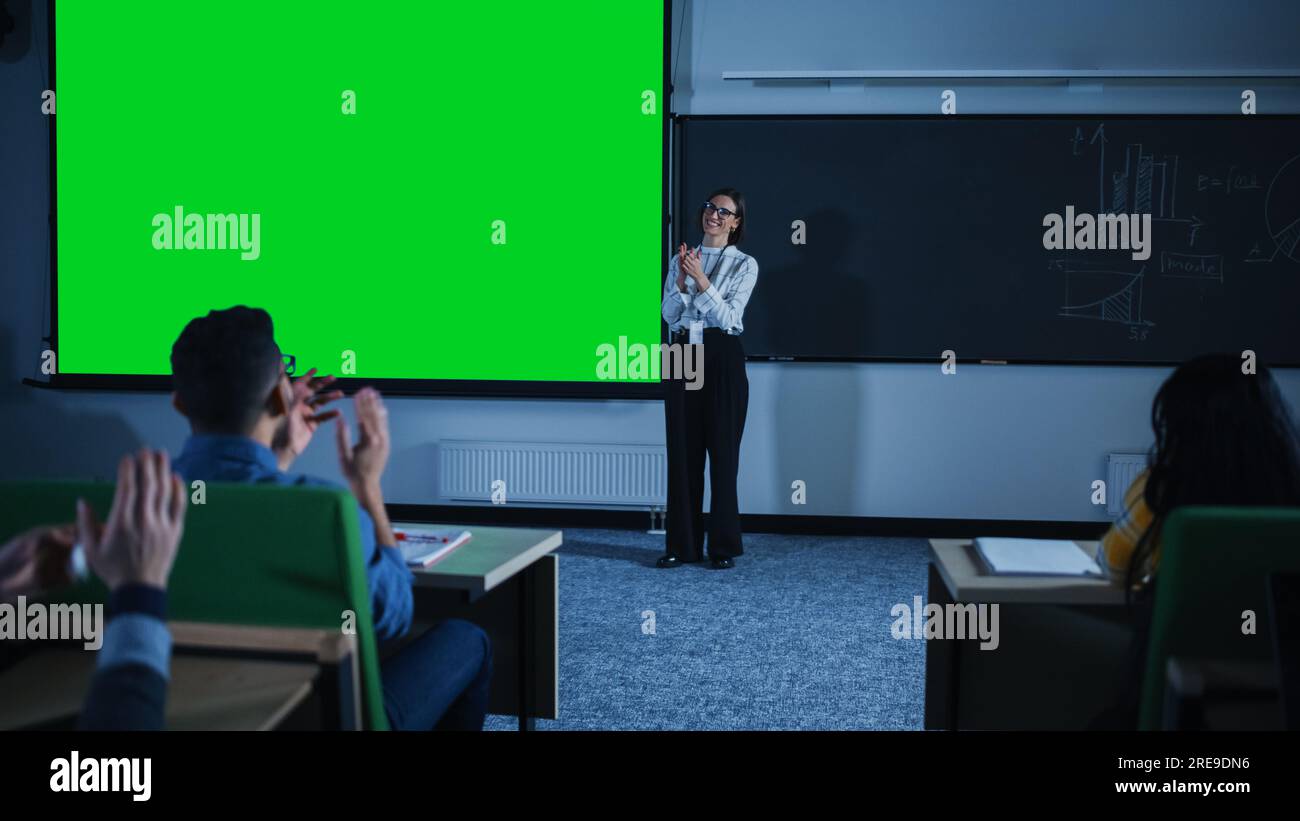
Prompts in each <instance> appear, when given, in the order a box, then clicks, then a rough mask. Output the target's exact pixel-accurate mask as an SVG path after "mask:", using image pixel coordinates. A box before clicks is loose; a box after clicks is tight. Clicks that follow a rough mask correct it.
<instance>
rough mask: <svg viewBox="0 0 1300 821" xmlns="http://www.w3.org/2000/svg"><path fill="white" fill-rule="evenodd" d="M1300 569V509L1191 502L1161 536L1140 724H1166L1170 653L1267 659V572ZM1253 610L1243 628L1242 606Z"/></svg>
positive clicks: (1155, 726) (1148, 726)
mask: <svg viewBox="0 0 1300 821" xmlns="http://www.w3.org/2000/svg"><path fill="white" fill-rule="evenodd" d="M1278 570H1280V571H1290V572H1296V571H1300V509H1297V508H1276V507H1274V508H1268V507H1250V508H1244V507H1243V508H1228V507H1187V508H1180V509H1178V510H1175V511H1174V512H1173V513H1172V514H1171V515H1170V516H1169V520H1168V521H1167V522H1166V523H1165V526H1164V530H1163V534H1162V536H1161V548H1160V568H1159V574H1158V582H1157V584H1156V593H1155V602H1154V609H1153V613H1152V619H1151V634H1150V641H1149V644H1148V646H1147V657H1146V671H1145V675H1144V676H1143V679H1142V702H1141V710H1140V713H1139V726H1140V727H1141V728H1142V729H1144V730H1154V729H1159V728H1160V727H1161V723H1162V719H1163V715H1164V700H1165V669H1166V666H1167V664H1168V660H1169V658H1170V657H1179V658H1184V659H1215V660H1225V661H1267V660H1268V659H1270V658H1272V655H1273V643H1272V638H1271V636H1270V634H1269V633H1270V631H1269V626H1268V612H1269V603H1268V590H1267V587H1266V583H1267V582H1266V580H1267V575H1268V573H1270V572H1272V571H1278ZM1245 610H1252V611H1254V613H1255V625H1254V626H1255V633H1254V634H1253V635H1251V634H1243V632H1242V625H1243V618H1242V612H1243V611H1245Z"/></svg>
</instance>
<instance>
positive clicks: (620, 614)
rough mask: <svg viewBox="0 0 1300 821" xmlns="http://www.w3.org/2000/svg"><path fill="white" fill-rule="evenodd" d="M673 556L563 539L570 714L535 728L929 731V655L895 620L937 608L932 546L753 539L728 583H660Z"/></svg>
mask: <svg viewBox="0 0 1300 821" xmlns="http://www.w3.org/2000/svg"><path fill="white" fill-rule="evenodd" d="M662 552H663V537H662V536H651V535H649V534H647V533H644V532H640V531H622V530H568V531H565V534H564V546H563V547H562V548H561V549H560V550H559V556H560V713H559V718H558V719H557V720H555V721H546V720H543V721H539V722H537V725H538V729H545V730H552V729H554V730H686V729H693V730H775V729H801V730H829V729H837V730H838V729H891V730H895V729H920V728H921V726H922V719H923V696H924V675H925V644H924V642H923V641H907V640H895V639H894V638H893V637H892V636H891V634H890V625H891V624H892V623H893V621H894V619H893V618H892V617H891V616H890V615H889V613H890V608H892V607H893V606H894V605H895V604H898V603H905V604H907V605H908V606H909V607H910V606H911V605H912V597H913V596H918V595H919V596H922V597H924V595H925V582H926V562H927V547H926V543H925V541H924V540H922V539H890V538H862V537H839V536H790V535H773V534H746V536H745V555H743V556H741V557H740V558H739V559H737V561H736V567H735V568H733V569H731V570H723V571H715V570H711V569H709V567H708V563H707V562H705V563H701V564H692V565H687V566H685V567H680V568H676V569H673V570H660V569H657V568H655V567H654V560H655V559H656V558H657V557H658V556H659V555H661V554H662ZM648 611H652V612H653V615H652V616H651V615H650V612H648ZM650 626H653V633H650V632H647V630H648V629H649V627H650ZM515 726H516V725H515V719H513V718H507V717H504V716H490V717H489V719H488V728H489V729H513V728H514V727H515Z"/></svg>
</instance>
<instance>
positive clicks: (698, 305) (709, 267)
mask: <svg viewBox="0 0 1300 821" xmlns="http://www.w3.org/2000/svg"><path fill="white" fill-rule="evenodd" d="M698 250H699V252H700V268H701V269H702V270H703V271H704V274H705V276H707V277H708V278H709V289H708V290H707V291H705V292H703V293H700V290H699V288H698V287H697V286H696V285H695V280H693V279H691V278H690V277H687V278H686V293H682V292H681V291H679V290H677V270H678V268H677V263H678V256H679V255H678V254H673V258H672V262H670V263H669V264H668V278H667V279H666V280H665V281H664V299H663V315H664V322H667V323H668V330H669V331H670V332H674V333H675V332H677V331H680V330H686V329H689V328H690V326H691V323H692V322H694V321H696V320H703V321H704V327H706V328H722V329H723V330H724V331H726V332H727V333H729V334H732V335H733V336H734V335H737V334H740V333H742V332H743V331H744V330H745V325H744V323H743V322H742V321H741V318H742V317H743V316H744V313H745V305H746V304H748V303H749V296H750V294H752V293H753V292H754V285H755V283H757V282H758V262H757V261H756V260H755V259H754V258H753V257H751V256H749V255H748V254H746V253H744V252H743V251H741V250H740V249H739V248H737V247H736V246H734V245H728V246H727V247H726V248H710V247H707V246H700V247H699V248H698Z"/></svg>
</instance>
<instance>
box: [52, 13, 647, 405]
mask: <svg viewBox="0 0 1300 821" xmlns="http://www.w3.org/2000/svg"><path fill="white" fill-rule="evenodd" d="M663 15H664V8H663V4H662V3H661V2H660V0H631V1H629V2H616V3H610V2H605V0H569V2H560V3H537V2H527V1H526V0H507V2H503V3H492V4H473V3H469V4H453V3H433V2H430V3H414V2H412V3H408V2H398V3H380V4H372V5H367V4H355V3H344V2H335V1H334V0H325V2H320V1H319V0H312V2H306V1H305V0H299V1H298V2H289V0H276V2H266V0H229V1H228V2H221V3H215V2H186V3H177V2H174V0H136V1H135V2H130V3H99V2H73V1H70V0H63V2H59V3H58V4H57V6H56V10H55V12H54V17H55V19H54V23H55V38H56V43H55V46H56V48H55V60H56V63H55V71H56V75H55V76H56V81H57V88H56V92H57V95H58V97H57V106H58V110H57V117H58V120H57V128H56V155H55V156H56V189H57V190H56V194H57V219H58V226H57V227H58V230H57V272H56V282H57V342H58V350H57V353H58V367H59V371H60V373H62V374H121V375H166V374H168V373H169V372H170V366H169V364H168V355H169V353H170V349H171V344H172V342H173V341H174V340H175V339H176V336H177V335H178V334H179V333H180V331H181V329H182V328H183V327H184V325H185V323H186V322H187V321H189V320H190V319H191V318H193V317H195V316H200V315H202V314H204V313H206V312H207V311H209V310H211V309H216V308H226V307H229V306H231V305H237V304H246V305H251V306H256V307H262V308H265V309H267V310H268V311H269V312H270V313H271V315H272V317H273V318H274V320H275V325H276V337H277V340H278V341H279V342H280V346H281V348H282V349H283V351H284V352H285V353H286V354H293V355H294V356H295V357H296V360H297V363H298V368H299V372H302V371H305V370H306V368H307V367H312V366H315V367H318V368H320V370H321V372H323V373H333V374H335V375H340V376H356V377H359V378H367V379H420V380H498V381H500V380H505V381H536V382H550V381H561V382H597V381H602V380H604V379H607V378H610V375H609V372H608V371H607V370H606V372H604V373H603V374H602V373H601V372H600V369H599V367H598V366H599V364H600V362H601V358H600V357H599V356H598V351H599V350H600V349H601V346H602V345H605V346H608V345H614V346H620V343H622V345H623V346H625V347H628V346H635V345H644V346H653V345H657V344H658V342H659V340H660V318H659V295H660V286H661V284H662V281H663V279H662V277H663V268H662V264H663V259H664V257H663V253H664V250H663V249H664V243H665V238H664V233H663V228H664V207H663V178H664V167H663V163H664V120H663V105H664V104H666V101H665V100H664V99H663V92H664V89H663V83H664V80H663V77H664V17H663ZM606 350H608V349H606ZM349 366H350V367H351V371H349V370H348V368H349ZM655 371H656V373H655V375H656V376H657V371H658V368H655ZM613 378H614V379H616V380H619V381H637V380H645V379H647V378H648V377H647V376H646V375H644V374H642V373H638V372H636V371H635V369H634V370H633V371H632V372H625V371H620V372H619V374H618V375H616V376H614V377H613Z"/></svg>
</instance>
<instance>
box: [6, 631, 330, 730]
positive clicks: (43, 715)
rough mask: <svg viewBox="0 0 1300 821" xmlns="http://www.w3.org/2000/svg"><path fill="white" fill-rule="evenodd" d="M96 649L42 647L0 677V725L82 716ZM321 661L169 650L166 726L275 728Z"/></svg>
mask: <svg viewBox="0 0 1300 821" xmlns="http://www.w3.org/2000/svg"><path fill="white" fill-rule="evenodd" d="M96 655H97V654H96V653H93V652H89V651H86V650H80V649H69V648H64V647H58V648H50V649H48V650H41V651H39V652H37V653H34V654H33V655H31V656H28V657H27V658H25V659H23V660H22V661H21V662H19V663H18V664H16V665H14V667H12V668H10V669H9V670H6V671H5V672H4V674H3V676H0V690H3V692H4V698H2V699H0V730H10V729H18V728H21V727H30V726H33V725H37V724H42V723H45V722H50V721H59V720H66V719H71V718H72V717H74V716H77V715H79V714H80V713H81V707H82V704H83V702H84V701H85V699H86V693H87V692H88V691H89V690H90V679H91V677H92V676H93V675H94V672H95V658H96ZM319 669H320V668H319V666H318V665H315V664H309V663H298V662H282V661H262V660H252V659H231V658H211V657H204V656H185V655H179V654H177V655H173V656H172V660H171V681H170V682H169V683H168V686H167V708H166V713H165V719H164V720H165V722H166V723H165V725H164V726H166V728H167V729H168V730H265V729H273V728H274V727H275V726H276V725H278V724H279V723H280V722H281V721H282V720H283V719H284V717H285V716H286V715H288V714H289V713H290V712H291V711H292V710H293V709H294V708H295V707H297V706H298V705H299V704H300V703H302V701H303V700H304V699H306V698H307V697H308V696H309V695H310V694H311V690H312V682H313V680H314V679H315V677H316V674H317V672H318V671H319Z"/></svg>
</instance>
